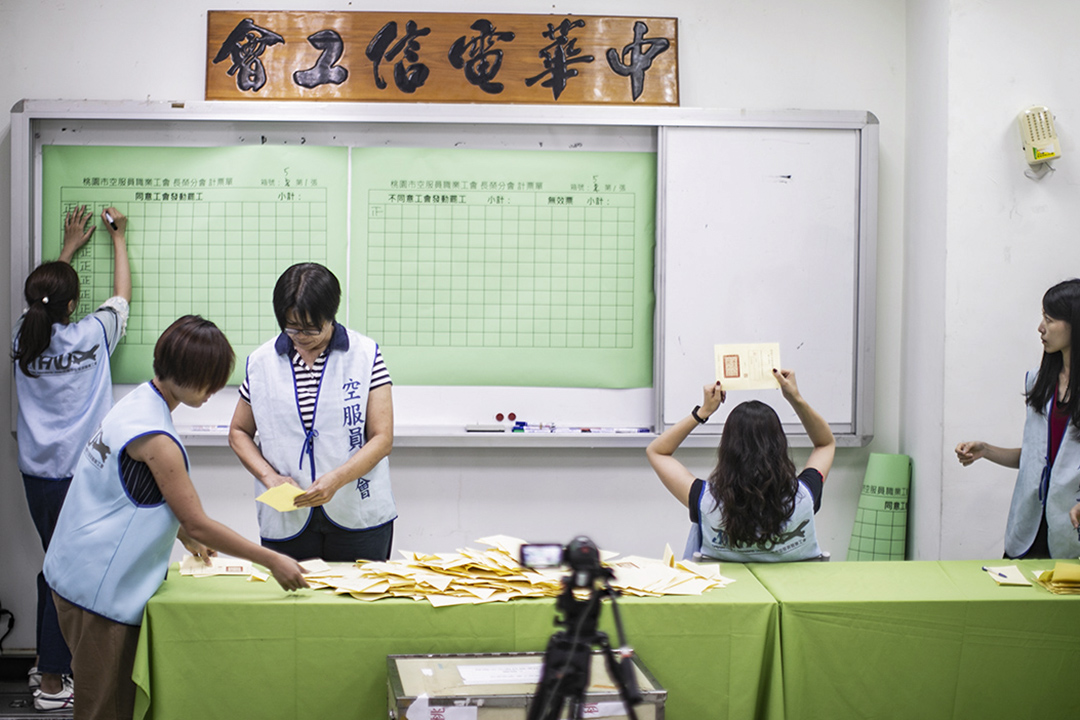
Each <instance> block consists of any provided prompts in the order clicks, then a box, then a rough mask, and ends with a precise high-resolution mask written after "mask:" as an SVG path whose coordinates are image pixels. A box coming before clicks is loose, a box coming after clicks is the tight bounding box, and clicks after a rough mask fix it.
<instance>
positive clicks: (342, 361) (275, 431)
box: [229, 263, 397, 562]
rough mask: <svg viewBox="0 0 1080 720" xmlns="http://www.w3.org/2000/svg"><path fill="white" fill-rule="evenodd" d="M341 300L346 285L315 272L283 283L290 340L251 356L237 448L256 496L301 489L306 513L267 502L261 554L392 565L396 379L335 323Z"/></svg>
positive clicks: (280, 306)
mask: <svg viewBox="0 0 1080 720" xmlns="http://www.w3.org/2000/svg"><path fill="white" fill-rule="evenodd" d="M340 301H341V286H340V285H339V283H338V279H337V278H336V277H335V276H334V274H333V273H332V272H330V270H328V269H327V268H326V267H324V266H322V265H319V264H317V263H301V264H298V265H293V266H292V267H290V268H288V269H287V270H286V271H285V272H284V273H282V275H281V277H279V278H278V281H277V284H276V285H275V286H274V314H275V316H276V317H277V321H278V327H280V328H281V334H280V335H278V336H277V337H276V338H274V339H272V340H270V341H268V342H267V343H265V344H264V345H263V346H261V347H260V348H258V349H257V350H255V352H253V353H252V354H251V356H250V357H249V358H248V362H247V377H246V378H245V380H244V383H243V385H242V386H241V388H240V399H239V401H238V402H237V403H236V412H235V413H234V415H233V419H232V424H231V426H230V428H229V445H230V446H231V447H232V449H233V451H234V452H236V454H237V456H238V457H239V458H240V461H241V462H242V463H243V464H244V467H246V468H247V469H248V471H249V472H250V473H251V474H252V475H254V476H255V478H256V482H255V485H256V494H259V493H260V492H261V491H262V490H265V489H268V488H272V487H275V486H277V485H281V484H283V483H289V484H292V485H295V486H297V487H298V488H300V489H302V490H303V491H304V492H303V493H302V494H300V495H297V497H296V498H295V500H294V503H295V505H296V507H297V508H299V510H293V511H289V512H279V511H277V510H274V509H273V508H271V507H270V506H268V505H265V504H263V503H258V516H259V530H260V534H261V535H262V543H263V545H265V546H266V547H269V548H273V549H275V550H278V551H279V552H283V553H285V554H286V555H290V556H291V557H294V558H296V559H298V560H299V559H306V558H312V557H319V558H322V559H324V560H330V561H345V562H352V561H354V560H357V559H361V558H362V559H367V560H386V559H388V558H389V557H390V545H391V542H392V540H393V536H394V519H395V518H396V517H397V512H396V509H395V506H394V498H393V495H392V494H391V492H390V472H389V461H388V459H387V457H388V456H389V455H390V451H391V449H392V448H393V444H394V411H393V401H392V398H391V392H390V375H389V373H388V372H387V370H386V366H385V364H384V363H383V360H382V354H381V353H380V352H379V347H378V345H376V344H375V341H374V340H372V339H370V338H368V337H365V336H363V335H361V334H360V333H357V332H354V331H352V330H348V329H346V328H345V327H344V326H343V325H339V324H338V323H337V322H336V321H335V320H334V318H335V316H336V315H337V310H338V305H339V303H340ZM256 431H258V433H259V438H260V444H259V445H257V444H256V443H255V433H256Z"/></svg>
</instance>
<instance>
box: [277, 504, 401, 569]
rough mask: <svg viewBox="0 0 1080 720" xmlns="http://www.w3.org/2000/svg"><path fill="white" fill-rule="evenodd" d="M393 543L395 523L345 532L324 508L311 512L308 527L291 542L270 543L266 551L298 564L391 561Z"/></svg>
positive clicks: (314, 509)
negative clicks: (319, 560)
mask: <svg viewBox="0 0 1080 720" xmlns="http://www.w3.org/2000/svg"><path fill="white" fill-rule="evenodd" d="M393 541H394V521H393V520H391V521H390V522H388V523H385V524H384V525H380V526H378V527H374V528H369V529H367V530H346V529H344V528H340V527H338V526H337V525H335V524H334V523H332V522H330V519H329V518H328V517H326V513H325V512H323V509H322V508H321V507H317V508H312V509H311V519H310V520H309V521H308V524H307V527H306V528H304V529H303V531H302V532H301V533H300V534H299V535H297V536H296V537H294V538H292V539H290V540H267V539H266V538H262V544H263V547H266V548H270V549H271V550H275V551H277V552H279V553H282V554H283V555H288V556H289V557H291V558H294V559H296V560H310V559H311V558H322V559H323V560H326V561H328V562H353V561H355V560H389V559H390V545H391V544H392V543H393Z"/></svg>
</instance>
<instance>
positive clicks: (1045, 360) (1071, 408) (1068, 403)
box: [1027, 278, 1080, 432]
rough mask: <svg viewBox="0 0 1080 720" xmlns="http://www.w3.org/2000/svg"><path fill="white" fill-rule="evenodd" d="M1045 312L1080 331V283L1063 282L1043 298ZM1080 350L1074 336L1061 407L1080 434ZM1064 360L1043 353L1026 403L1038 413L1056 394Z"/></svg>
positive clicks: (1073, 280)
mask: <svg viewBox="0 0 1080 720" xmlns="http://www.w3.org/2000/svg"><path fill="white" fill-rule="evenodd" d="M1042 305H1043V313H1045V314H1046V315H1047V316H1048V317H1051V318H1053V319H1055V320H1063V321H1065V322H1067V323H1069V328H1070V330H1072V331H1074V332H1075V331H1076V330H1078V329H1080V280H1078V279H1076V278H1073V279H1072V280H1066V281H1064V282H1060V283H1058V284H1057V285H1055V286H1054V287H1052V288H1050V289H1049V290H1047V291H1046V294H1045V295H1043V301H1042ZM1078 350H1080V348H1078V347H1077V336H1076V335H1075V334H1074V335H1072V339H1071V343H1070V352H1069V384H1068V386H1067V387H1066V389H1065V398H1064V399H1063V400H1061V401H1060V402H1059V403H1058V407H1059V408H1060V409H1061V410H1063V411H1064V412H1066V413H1068V415H1069V422H1070V424H1071V425H1072V426H1073V428H1074V429H1076V430H1077V431H1078V432H1080V352H1078ZM1064 364H1065V361H1064V359H1063V358H1062V355H1061V352H1053V353H1048V352H1044V353H1043V356H1042V362H1041V363H1040V364H1039V374H1038V375H1037V376H1036V377H1035V385H1034V386H1033V387H1032V388H1031V392H1029V393H1027V404H1028V405H1030V406H1031V407H1032V408H1034V409H1035V411H1036V412H1038V413H1040V414H1041V413H1043V412H1044V411H1045V410H1046V404H1047V403H1049V402H1050V399H1051V398H1053V397H1054V395H1055V393H1057V388H1058V377H1059V376H1060V375H1061V369H1062V367H1063V366H1064Z"/></svg>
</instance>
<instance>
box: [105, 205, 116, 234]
mask: <svg viewBox="0 0 1080 720" xmlns="http://www.w3.org/2000/svg"><path fill="white" fill-rule="evenodd" d="M105 220H106V221H107V222H108V223H109V224H110V225H112V229H113V230H117V229H118V228H117V227H116V223H114V222H113V219H112V215H110V214H109V211H108V210H106V211H105Z"/></svg>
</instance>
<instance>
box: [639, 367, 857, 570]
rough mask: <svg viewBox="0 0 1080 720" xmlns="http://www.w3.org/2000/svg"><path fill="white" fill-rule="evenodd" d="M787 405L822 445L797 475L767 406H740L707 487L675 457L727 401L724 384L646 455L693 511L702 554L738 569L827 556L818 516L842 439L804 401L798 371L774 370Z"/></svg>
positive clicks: (753, 403)
mask: <svg viewBox="0 0 1080 720" xmlns="http://www.w3.org/2000/svg"><path fill="white" fill-rule="evenodd" d="M773 376H774V377H775V378H776V382H777V383H779V384H780V391H781V392H782V393H783V395H784V399H785V400H787V401H788V403H790V404H791V407H792V408H793V409H794V410H795V414H796V415H798V416H799V420H800V422H802V425H803V428H804V429H805V430H806V434H807V435H809V436H810V441H811V442H812V443H813V444H814V449H813V450H811V451H810V457H809V458H807V461H806V466H805V467H804V468H803V470H802V472H801V473H799V474H798V476H796V474H795V465H794V464H793V463H792V462H791V458H790V457H788V445H787V437H786V436H785V435H784V428H783V426H782V425H781V423H780V418H779V417H778V416H777V415H776V411H775V410H773V409H772V408H771V407H769V406H768V405H766V404H765V403H762V402H758V401H757V400H750V401H747V402H744V403H740V404H739V405H738V406H736V407H735V409H734V410H732V411H731V414H729V415H728V417H727V421H726V422H725V423H724V432H723V435H721V437H720V446H719V448H718V450H717V463H716V467H715V468H713V471H712V473H711V474H710V475H709V479H708V480H707V481H702V480H699V479H697V478H696V477H695V476H694V473H692V472H691V471H690V470H688V469H687V468H686V466H685V465H683V464H682V463H681V462H679V461H678V460H676V459H675V458H674V457H673V454H674V453H675V451H676V450H677V449H678V448H679V446H680V445H681V444H682V443H683V441H684V440H686V438H687V437H688V436H689V435H690V432H691V431H692V430H693V429H694V428H696V427H697V426H698V425H701V424H704V423H705V422H706V421H708V419H709V417H710V416H711V415H712V414H713V413H714V412H716V409H717V408H719V407H720V404H721V403H723V402H724V400H725V399H726V397H727V393H726V392H724V389H723V388H722V387H721V385H720V382H719V381H717V382H716V384H715V385H706V386H705V388H704V398H703V400H702V402H701V405H699V406H697V407H695V408H694V409H693V410H691V411H690V414H689V415H687V416H686V417H685V418H683V419H682V420H680V421H679V422H678V423H676V424H675V425H673V426H672V427H670V428H668V429H667V430H666V431H664V433H663V434H662V435H660V436H659V437H658V438H656V439H655V440H653V441H652V442H651V443H650V444H649V447H648V448H647V449H646V451H645V454H646V456H647V457H648V458H649V463H650V464H651V465H652V467H653V470H655V471H656V474H657V475H658V476H659V477H660V481H661V482H663V484H664V486H665V487H666V488H667V489H668V491H669V492H671V494H672V495H674V496H675V497H676V498H677V499H678V500H679V502H681V503H682V504H683V505H685V506H687V507H689V508H690V521H691V522H692V523H694V525H695V527H696V528H699V529H700V533H701V553H702V554H703V555H705V556H708V557H712V558H716V559H718V560H728V561H732V562H788V561H794V560H812V559H815V558H818V557H820V556H821V554H822V553H821V548H820V547H819V546H818V541H817V532H816V528H815V526H814V513H816V512H817V511H818V509H819V508H820V507H821V491H822V487H823V486H824V483H825V478H826V477H828V475H829V470H830V469H831V468H832V463H833V456H834V454H835V452H836V440H835V439H834V438H833V434H832V430H830V429H829V425H828V423H826V422H825V419H824V418H822V417H821V415H820V414H818V412H817V411H816V410H814V409H813V408H812V407H810V405H809V404H808V403H807V402H806V400H804V399H803V397H802V394H800V393H799V388H798V385H796V383H795V373H794V372H793V371H791V370H773Z"/></svg>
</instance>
